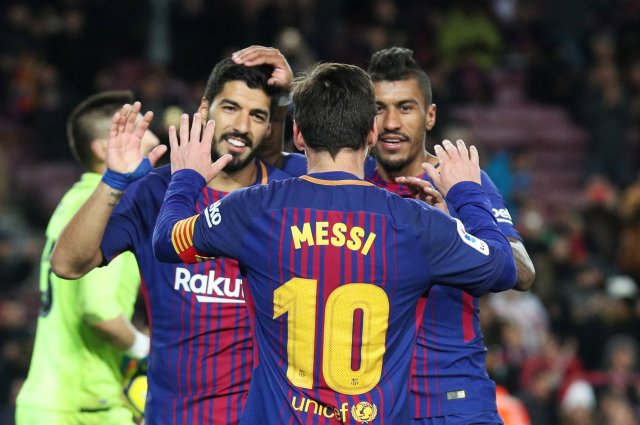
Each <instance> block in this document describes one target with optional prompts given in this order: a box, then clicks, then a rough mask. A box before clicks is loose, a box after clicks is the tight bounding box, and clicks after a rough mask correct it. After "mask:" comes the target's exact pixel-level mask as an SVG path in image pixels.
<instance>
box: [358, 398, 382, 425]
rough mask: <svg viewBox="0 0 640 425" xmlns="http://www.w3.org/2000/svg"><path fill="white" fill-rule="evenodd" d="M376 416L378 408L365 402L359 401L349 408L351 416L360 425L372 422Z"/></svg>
mask: <svg viewBox="0 0 640 425" xmlns="http://www.w3.org/2000/svg"><path fill="white" fill-rule="evenodd" d="M377 415H378V407H377V406H376V405H375V404H372V403H369V402H367V401H361V402H360V403H358V404H354V405H353V406H351V416H353V419H354V420H355V421H356V422H358V423H361V424H364V425H367V424H369V423H371V421H373V420H374V419H375V418H376V416H377Z"/></svg>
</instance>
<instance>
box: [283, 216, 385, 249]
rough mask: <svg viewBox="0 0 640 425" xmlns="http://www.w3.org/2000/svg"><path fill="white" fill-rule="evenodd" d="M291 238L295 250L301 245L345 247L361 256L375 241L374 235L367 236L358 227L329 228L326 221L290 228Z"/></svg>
mask: <svg viewBox="0 0 640 425" xmlns="http://www.w3.org/2000/svg"><path fill="white" fill-rule="evenodd" d="M291 237H292V238H293V245H294V246H295V248H296V249H300V248H301V247H302V243H307V244H308V245H309V246H313V245H318V246H322V245H332V246H337V247H342V246H346V247H347V248H349V249H350V250H352V251H360V253H361V254H362V255H367V254H368V253H369V250H370V249H371V245H373V241H374V240H375V239H376V234H375V233H373V232H369V233H368V234H367V232H366V231H365V230H364V229H363V228H362V227H359V226H351V227H349V226H347V225H346V224H345V223H333V224H332V225H331V226H329V222H328V221H317V222H314V223H304V224H303V225H302V229H300V228H299V227H298V226H291Z"/></svg>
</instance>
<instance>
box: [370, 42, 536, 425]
mask: <svg viewBox="0 0 640 425" xmlns="http://www.w3.org/2000/svg"><path fill="white" fill-rule="evenodd" d="M368 73H369V75H370V76H371V79H372V81H373V84H374V89H375V94H376V105H377V110H378V119H377V125H378V144H377V145H376V149H375V161H374V160H372V159H370V160H369V161H368V162H367V167H366V168H367V171H366V177H365V179H366V180H368V181H371V182H372V183H374V184H376V185H377V186H380V187H384V188H385V189H387V190H390V191H392V192H394V193H397V194H398V195H400V196H403V197H413V196H414V194H415V192H416V189H417V190H419V191H420V192H423V191H424V192H423V195H429V196H433V192H432V189H431V187H430V185H429V184H425V183H424V180H427V181H429V180H430V179H429V176H428V175H427V174H426V173H424V170H423V169H422V167H421V164H422V163H424V162H427V163H429V164H432V165H433V166H435V167H438V158H437V157H436V156H434V155H432V154H430V153H428V152H427V151H426V149H425V142H426V132H427V131H429V130H431V129H432V128H433V126H434V125H435V122H436V105H435V104H433V103H432V93H431V85H430V82H429V78H428V77H427V74H426V73H425V72H424V71H423V70H422V69H421V68H420V67H419V66H418V64H417V63H416V62H415V60H414V59H413V57H412V52H411V50H409V49H405V48H399V47H393V48H389V49H384V50H381V51H378V52H377V53H375V54H374V55H373V56H372V57H371V60H370V63H369V67H368ZM376 165H377V166H376ZM406 176H409V177H406ZM481 179H482V180H481V181H482V187H483V188H484V190H485V191H486V192H487V194H488V196H489V200H490V202H491V209H492V211H493V214H494V216H495V218H496V220H497V222H498V226H499V227H500V229H501V230H502V232H503V233H504V235H505V236H507V238H508V239H509V242H510V245H511V248H512V250H513V254H514V257H515V260H516V265H517V282H516V286H515V289H518V290H527V289H529V288H530V287H531V284H532V283H533V279H534V276H535V271H534V268H533V265H532V263H531V259H530V258H529V256H528V254H527V251H526V249H525V247H524V245H523V244H522V242H521V237H520V235H519V234H518V232H517V230H516V229H515V228H514V226H513V221H512V219H511V215H510V214H509V210H508V209H507V206H506V204H505V202H504V199H503V198H502V196H501V195H500V193H499V192H498V190H497V188H496V187H495V185H494V184H493V182H492V181H491V179H490V178H489V176H488V175H487V174H485V173H484V172H482V175H481ZM435 196H437V195H435ZM449 212H450V213H451V214H452V215H453V216H454V217H459V213H458V212H457V211H456V209H455V208H452V207H451V206H450V207H449ZM425 302H426V307H425V308H424V311H422V312H421V313H420V320H419V331H418V336H417V344H416V351H415V356H414V361H413V366H412V375H413V379H412V382H411V396H412V401H411V409H412V410H411V412H412V417H413V418H414V422H415V423H416V424H429V425H438V424H444V423H446V424H448V425H449V424H456V425H458V424H459V425H463V424H469V423H482V424H500V423H502V420H501V419H500V417H499V416H498V411H497V408H496V388H495V384H494V383H493V382H492V381H491V379H490V378H489V376H488V375H487V372H486V366H485V352H486V348H485V346H484V343H483V337H482V333H481V330H480V324H479V317H478V315H479V310H478V302H479V301H478V298H477V297H474V296H472V295H471V294H469V293H468V292H464V291H462V290H460V289H458V288H454V287H445V286H437V287H434V288H433V289H432V290H431V291H430V292H429V295H428V297H427V298H426V300H425Z"/></svg>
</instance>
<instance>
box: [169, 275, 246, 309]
mask: <svg viewBox="0 0 640 425" xmlns="http://www.w3.org/2000/svg"><path fill="white" fill-rule="evenodd" d="M173 289H175V290H176V291H180V290H182V291H184V292H193V293H194V294H197V295H196V298H197V299H198V301H200V302H201V303H221V304H244V291H243V290H242V279H230V278H228V277H224V276H223V277H216V272H215V271H214V270H211V271H209V274H207V275H205V274H198V273H196V274H191V272H190V271H189V269H185V268H184V267H177V268H176V280H175V285H174V286H173Z"/></svg>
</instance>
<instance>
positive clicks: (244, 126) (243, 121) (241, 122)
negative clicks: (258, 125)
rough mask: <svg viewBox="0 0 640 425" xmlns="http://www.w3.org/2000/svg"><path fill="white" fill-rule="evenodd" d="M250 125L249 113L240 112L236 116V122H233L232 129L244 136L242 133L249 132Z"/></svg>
mask: <svg viewBox="0 0 640 425" xmlns="http://www.w3.org/2000/svg"><path fill="white" fill-rule="evenodd" d="M250 123H251V116H250V115H249V113H246V112H244V111H241V112H240V113H239V114H237V116H236V120H235V123H234V126H233V128H234V130H235V131H237V132H238V133H242V134H244V133H247V132H248V131H249V125H250Z"/></svg>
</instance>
